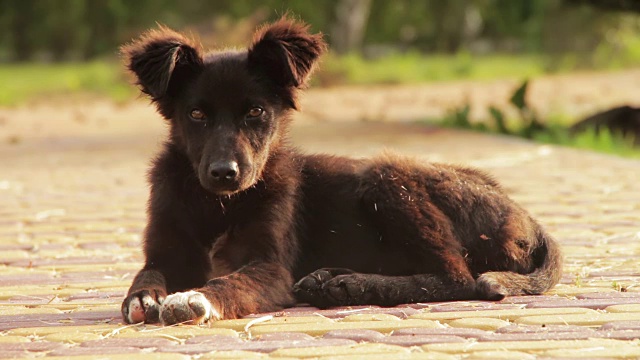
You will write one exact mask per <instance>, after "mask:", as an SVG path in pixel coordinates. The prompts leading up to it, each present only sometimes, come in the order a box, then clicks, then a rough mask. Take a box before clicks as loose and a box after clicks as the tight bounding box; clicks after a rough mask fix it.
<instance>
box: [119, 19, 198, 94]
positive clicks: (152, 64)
mask: <svg viewBox="0 0 640 360" xmlns="http://www.w3.org/2000/svg"><path fill="white" fill-rule="evenodd" d="M120 50H121V53H122V54H123V55H124V57H125V60H126V62H127V68H128V69H129V70H130V71H131V72H132V73H134V74H135V75H136V77H137V78H138V85H139V86H140V90H141V91H142V92H143V93H145V94H147V95H149V96H151V98H152V99H153V100H154V101H157V100H159V99H161V98H162V97H164V96H165V95H167V94H169V95H171V94H172V92H173V91H174V90H177V89H176V87H178V86H179V84H180V83H181V82H182V81H184V80H185V79H186V78H187V77H188V76H190V75H192V74H194V73H196V72H198V71H199V70H200V69H201V68H202V65H203V62H202V56H201V52H200V49H199V46H197V45H195V44H194V42H193V41H192V40H190V39H187V38H186V37H184V36H183V35H181V34H179V33H177V32H175V31H173V30H171V29H169V28H167V27H164V26H161V27H160V28H159V29H157V30H149V31H147V32H146V33H144V34H143V35H142V36H140V38H139V39H138V40H135V41H134V42H132V43H131V44H128V45H125V46H123V47H122V48H121V49H120Z"/></svg>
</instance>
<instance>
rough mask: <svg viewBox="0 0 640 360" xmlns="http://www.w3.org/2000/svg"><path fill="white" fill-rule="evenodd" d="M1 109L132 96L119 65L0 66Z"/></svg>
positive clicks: (130, 87) (129, 86)
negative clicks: (82, 98) (52, 101)
mask: <svg viewBox="0 0 640 360" xmlns="http://www.w3.org/2000/svg"><path fill="white" fill-rule="evenodd" d="M0 79H3V81H2V82H1V83H0V106H15V105H20V104H22V103H25V102H28V101H30V100H34V99H35V100H37V99H40V98H51V97H54V98H56V99H57V98H58V97H60V98H62V97H66V96H70V95H78V94H86V93H89V94H94V95H99V96H104V97H108V98H110V99H113V100H115V101H118V102H120V101H124V100H126V99H129V98H131V97H132V96H133V94H134V90H135V89H133V87H132V86H131V85H130V84H129V83H128V80H127V79H126V77H125V75H124V73H123V72H122V71H121V70H120V64H117V63H116V62H109V61H94V62H89V63H64V64H39V63H28V64H3V65H0Z"/></svg>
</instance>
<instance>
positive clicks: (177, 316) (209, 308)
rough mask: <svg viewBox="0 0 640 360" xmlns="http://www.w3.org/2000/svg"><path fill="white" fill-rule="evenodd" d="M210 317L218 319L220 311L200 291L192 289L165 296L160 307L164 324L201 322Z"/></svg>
mask: <svg viewBox="0 0 640 360" xmlns="http://www.w3.org/2000/svg"><path fill="white" fill-rule="evenodd" d="M211 319H213V320H218V319H220V313H219V312H218V311H217V310H216V309H215V308H214V307H213V305H211V303H210V302H209V300H207V298H206V297H205V296H204V295H203V294H202V293H200V292H197V291H193V290H192V291H187V292H179V293H175V294H171V295H169V296H167V298H166V299H165V300H164V302H163V303H162V307H161V308H160V320H162V324H164V325H173V324H178V323H186V324H203V323H205V322H207V321H209V320H211Z"/></svg>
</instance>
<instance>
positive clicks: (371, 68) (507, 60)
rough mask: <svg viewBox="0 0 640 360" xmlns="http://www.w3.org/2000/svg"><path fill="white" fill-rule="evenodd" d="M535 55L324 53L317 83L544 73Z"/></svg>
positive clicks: (466, 78) (388, 81)
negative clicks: (369, 57) (373, 57)
mask: <svg viewBox="0 0 640 360" xmlns="http://www.w3.org/2000/svg"><path fill="white" fill-rule="evenodd" d="M544 72H545V70H544V62H543V61H542V58H541V56H537V55H490V56H472V55H471V54H469V53H466V52H461V53H459V54H457V55H428V56H427V55H424V54H419V53H411V52H410V53H407V54H402V55H389V56H386V57H382V58H379V59H376V60H365V59H363V58H362V57H361V56H358V55H347V56H343V57H336V56H327V58H326V59H325V60H324V61H323V64H322V67H321V71H320V73H319V74H318V76H317V78H318V79H319V82H320V84H321V85H334V84H357V85H370V84H407V83H421V82H432V81H450V80H492V79H502V78H518V79H519V78H523V77H535V76H538V75H542V74H544Z"/></svg>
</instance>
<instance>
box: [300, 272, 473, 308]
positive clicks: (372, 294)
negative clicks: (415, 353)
mask: <svg viewBox="0 0 640 360" xmlns="http://www.w3.org/2000/svg"><path fill="white" fill-rule="evenodd" d="M335 270H346V269H319V270H316V271H314V272H313V273H311V274H309V275H308V276H305V277H304V278H302V279H301V280H300V281H298V283H296V284H295V285H294V293H295V295H296V298H297V300H298V301H299V302H306V303H309V304H311V305H313V306H317V307H319V308H328V307H332V306H348V305H381V306H394V305H398V304H406V303H415V302H433V301H447V300H468V299H474V298H476V292H475V282H474V281H473V278H469V279H467V280H466V281H459V280H455V279H453V278H452V277H450V276H443V275H435V274H418V275H410V276H385V275H378V274H360V273H351V274H342V275H336V276H331V275H333V274H332V272H335Z"/></svg>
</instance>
